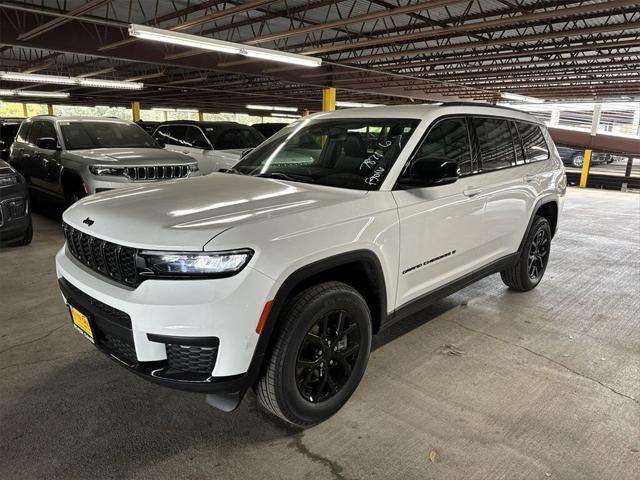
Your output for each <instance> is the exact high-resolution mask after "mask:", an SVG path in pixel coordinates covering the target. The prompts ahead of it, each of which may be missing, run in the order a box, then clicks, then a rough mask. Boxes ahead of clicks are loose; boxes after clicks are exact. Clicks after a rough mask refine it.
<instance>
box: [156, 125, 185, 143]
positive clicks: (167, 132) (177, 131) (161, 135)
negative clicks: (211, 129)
mask: <svg viewBox="0 0 640 480" xmlns="http://www.w3.org/2000/svg"><path fill="white" fill-rule="evenodd" d="M185 133H186V127H185V126H182V125H165V126H164V127H160V128H158V130H156V133H154V134H153V138H156V139H158V140H162V141H163V142H164V143H166V144H167V145H178V146H181V147H184V146H186V145H187V144H186V143H185V142H184V137H185Z"/></svg>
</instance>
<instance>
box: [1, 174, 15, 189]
mask: <svg viewBox="0 0 640 480" xmlns="http://www.w3.org/2000/svg"><path fill="white" fill-rule="evenodd" d="M16 183H19V180H18V175H15V174H12V175H2V176H1V177H0V187H6V186H8V185H15V184H16Z"/></svg>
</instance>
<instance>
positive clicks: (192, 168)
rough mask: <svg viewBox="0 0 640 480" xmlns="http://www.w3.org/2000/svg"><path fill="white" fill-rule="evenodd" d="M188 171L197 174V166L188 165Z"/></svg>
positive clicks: (194, 164)
mask: <svg viewBox="0 0 640 480" xmlns="http://www.w3.org/2000/svg"><path fill="white" fill-rule="evenodd" d="M189 171H190V172H197V171H198V164H197V163H191V164H189Z"/></svg>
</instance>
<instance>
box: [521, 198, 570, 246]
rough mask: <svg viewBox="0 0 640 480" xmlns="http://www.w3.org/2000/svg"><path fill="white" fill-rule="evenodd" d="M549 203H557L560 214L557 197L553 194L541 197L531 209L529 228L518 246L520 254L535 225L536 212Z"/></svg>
mask: <svg viewBox="0 0 640 480" xmlns="http://www.w3.org/2000/svg"><path fill="white" fill-rule="evenodd" d="M547 203H555V204H556V208H557V209H558V214H559V213H560V205H558V201H557V199H556V198H555V197H554V196H552V195H547V196H544V197H542V198H541V199H539V200H538V201H537V202H536V204H535V205H534V207H533V210H532V211H531V216H530V217H529V222H528V223H527V228H526V230H525V231H524V235H523V236H522V240H521V241H520V245H519V246H518V254H520V253H521V252H522V249H523V248H524V242H525V241H526V240H527V237H528V236H529V232H530V231H531V226H532V225H533V219H534V218H536V213H538V210H540V207H541V206H543V205H546V204H547Z"/></svg>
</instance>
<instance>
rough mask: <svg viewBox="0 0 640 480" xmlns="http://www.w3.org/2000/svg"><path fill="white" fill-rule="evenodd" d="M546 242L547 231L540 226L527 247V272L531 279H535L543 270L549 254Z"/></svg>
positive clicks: (547, 241) (547, 239) (547, 240)
mask: <svg viewBox="0 0 640 480" xmlns="http://www.w3.org/2000/svg"><path fill="white" fill-rule="evenodd" d="M548 243H549V236H548V235H547V232H546V231H545V230H544V229H542V228H541V229H540V230H538V231H537V232H536V233H535V235H534V236H533V240H532V241H531V247H530V248H529V257H528V259H527V273H528V274H529V278H530V279H531V280H537V279H538V278H539V277H540V276H541V275H542V273H543V272H544V269H545V267H546V263H547V258H548V256H549V248H548Z"/></svg>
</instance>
